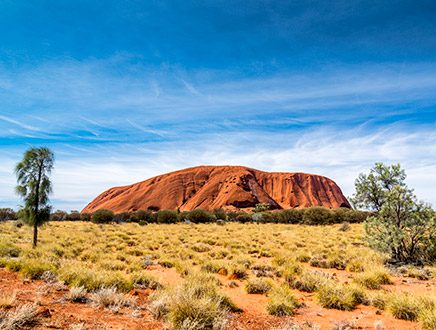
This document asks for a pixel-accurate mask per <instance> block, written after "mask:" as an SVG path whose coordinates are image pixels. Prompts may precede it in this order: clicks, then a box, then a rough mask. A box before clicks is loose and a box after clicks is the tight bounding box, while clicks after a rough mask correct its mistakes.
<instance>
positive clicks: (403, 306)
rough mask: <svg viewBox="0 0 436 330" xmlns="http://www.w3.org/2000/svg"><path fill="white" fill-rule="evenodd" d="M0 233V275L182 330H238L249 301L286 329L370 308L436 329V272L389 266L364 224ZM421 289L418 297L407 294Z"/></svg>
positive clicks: (64, 227) (10, 301)
mask: <svg viewBox="0 0 436 330" xmlns="http://www.w3.org/2000/svg"><path fill="white" fill-rule="evenodd" d="M0 230H1V241H0V266H1V267H2V268H6V269H7V270H9V271H13V272H18V273H19V274H20V276H21V277H22V278H23V279H26V280H27V279H28V280H36V279H43V280H45V281H46V282H47V283H52V285H53V283H59V285H65V288H64V290H65V293H64V298H63V299H64V300H65V301H69V302H73V303H77V304H81V303H82V304H83V303H86V304H89V305H91V306H93V307H94V308H105V309H108V310H110V311H112V312H119V311H120V310H122V309H123V308H127V309H130V310H131V311H132V313H135V311H138V310H141V308H142V309H146V310H147V311H149V312H150V313H151V314H152V315H153V316H154V317H155V318H156V319H157V320H160V321H162V322H165V323H168V324H170V325H171V326H172V327H174V328H175V329H224V328H226V327H229V326H231V324H234V322H237V321H238V317H239V316H240V315H241V314H244V313H245V312H246V310H247V309H250V305H249V304H244V299H245V298H247V299H248V300H249V299H251V298H250V297H259V298H260V300H259V306H261V312H262V313H264V314H265V315H268V314H269V315H272V316H271V317H274V318H277V319H280V320H281V319H286V318H289V317H292V316H293V317H298V319H299V320H305V321H306V320H307V321H311V320H310V318H311V316H310V313H306V312H307V310H308V309H310V308H312V309H313V308H314V306H316V308H320V307H323V308H325V309H328V310H336V311H337V313H339V314H338V315H337V316H336V317H338V318H339V319H340V320H342V319H345V320H346V319H347V317H348V314H344V316H342V315H341V314H340V313H346V311H353V310H355V309H356V308H358V306H366V307H365V308H368V310H369V311H371V313H372V314H373V315H377V316H378V318H379V319H380V320H381V322H383V320H384V318H385V317H390V318H392V319H393V318H396V319H401V320H407V321H412V322H413V323H412V322H410V324H411V325H413V326H418V324H419V326H420V327H422V328H423V329H435V323H436V315H435V313H436V307H435V297H434V295H435V268H434V267H429V266H426V267H414V266H407V267H396V268H390V267H389V268H388V267H387V266H386V264H385V257H384V256H383V255H381V254H379V253H377V252H374V251H373V250H371V249H370V248H368V247H367V246H366V244H365V243H364V242H363V240H362V235H363V225H362V224H351V225H348V226H343V225H328V226H305V225H289V224H283V225H282V224H240V223H225V224H224V225H216V224H171V225H157V224H151V225H147V226H140V225H138V224H136V223H125V224H121V225H117V224H109V225H108V224H104V225H97V224H93V223H89V222H88V223H87V222H52V223H49V224H46V225H45V226H44V227H43V228H42V230H41V235H40V242H41V243H40V245H39V246H38V247H37V248H36V249H32V247H31V244H30V242H31V239H32V237H31V232H30V231H29V230H28V228H26V227H21V228H20V227H17V226H16V224H15V222H5V223H1V224H0ZM413 281H419V282H420V283H421V285H420V286H419V287H418V289H415V287H414V286H413V285H411V286H410V288H408V287H407V286H405V285H403V284H404V283H407V282H413ZM423 282H425V283H426V284H423ZM68 287H69V288H68ZM142 289H146V290H147V292H148V294H149V295H148V296H147V299H146V301H144V302H138V301H137V297H136V296H133V295H132V291H135V290H142ZM15 294H16V293H14V292H13V288H10V290H9V291H6V290H4V292H0V309H1V314H0V324H1V325H2V326H3V328H4V329H9V328H10V329H14V327H13V326H10V327H9V328H8V327H6V326H5V324H9V323H10V322H12V321H11V317H12V314H14V315H15V314H16V313H17V312H19V309H20V308H23V306H22V305H20V303H19V302H17V301H16V298H15ZM256 307H258V306H256ZM29 308H30V307H29ZM32 311H33V309H32ZM241 312H242V313H241ZM306 314H307V315H306ZM15 316H16V315H15ZM15 316H14V317H15ZM349 321H350V322H351V320H349ZM415 321H416V322H415ZM8 322H9V323H8ZM232 322H233V323H232ZM289 322H291V321H289ZM360 322H364V320H361V321H360ZM350 324H351V323H350ZM306 326H307V324H306ZM312 326H313V327H315V328H316V324H315V323H313V324H312ZM382 326H383V325H380V328H383V327H382ZM301 327H303V326H301ZM332 327H333V326H331V327H330V328H332ZM0 328H1V326H0ZM15 328H17V327H15ZM344 329H345V328H344Z"/></svg>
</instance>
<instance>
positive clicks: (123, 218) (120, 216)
mask: <svg viewBox="0 0 436 330" xmlns="http://www.w3.org/2000/svg"><path fill="white" fill-rule="evenodd" d="M129 220H130V213H128V212H121V213H117V214H115V216H114V221H115V222H117V223H121V222H128V221H129Z"/></svg>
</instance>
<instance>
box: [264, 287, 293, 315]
mask: <svg viewBox="0 0 436 330" xmlns="http://www.w3.org/2000/svg"><path fill="white" fill-rule="evenodd" d="M299 306H300V304H299V303H298V301H297V299H296V298H295V296H294V294H293V293H292V291H291V290H290V289H289V287H287V286H285V285H281V286H279V287H276V288H274V290H272V292H271V295H270V297H269V299H268V303H267V305H266V310H267V311H268V314H270V315H275V316H292V315H294V313H295V310H296V309H297V308H298V307H299Z"/></svg>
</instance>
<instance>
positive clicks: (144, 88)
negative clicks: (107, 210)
mask: <svg viewBox="0 0 436 330" xmlns="http://www.w3.org/2000/svg"><path fill="white" fill-rule="evenodd" d="M0 30H1V31H3V33H1V34H0V207H1V206H12V207H16V206H17V205H19V203H20V201H19V199H18V198H17V196H16V195H15V194H14V185H15V178H14V176H13V173H12V169H13V167H14V165H15V163H16V162H18V161H19V160H20V157H21V155H22V153H23V152H24V150H25V149H26V148H28V147H29V146H41V145H44V146H48V147H50V148H52V149H53V150H54V152H55V154H56V170H55V172H54V173H53V179H54V184H55V186H54V196H53V198H52V201H53V205H54V207H55V208H63V209H67V210H70V209H81V208H82V207H84V206H85V204H86V203H87V202H89V201H90V200H91V199H92V198H93V197H94V196H95V195H96V194H98V193H100V192H101V191H103V190H104V189H106V188H109V187H111V186H114V185H125V184H129V183H133V182H136V181H140V180H143V179H146V178H148V177H150V176H153V175H157V174H160V173H164V172H167V171H171V170H176V169H179V168H183V167H188V166H195V165H201V164H234V165H247V166H251V167H255V168H258V169H262V170H272V171H290V172H292V171H303V172H311V173H317V174H322V175H326V176H328V177H330V178H332V179H334V180H335V181H336V182H337V183H338V184H339V185H340V186H341V188H342V189H343V191H344V193H345V194H346V195H351V194H352V193H353V182H354V179H355V178H356V176H357V175H358V174H359V173H360V172H363V171H367V170H368V169H369V168H370V167H371V166H372V164H373V163H374V162H376V161H383V162H386V163H396V162H401V164H402V165H403V167H404V168H405V169H406V171H407V173H408V183H409V184H410V185H411V186H412V187H414V188H415V191H416V193H417V195H418V197H420V198H421V199H424V200H426V201H428V202H431V203H432V204H433V205H436V197H435V196H436V194H435V188H434V187H435V186H436V129H435V127H436V126H435V124H436V4H435V3H434V1H328V2H327V1H322V2H321V1H188V0H185V1H90V0H88V1H78V0H76V1H37V2H35V1H33V2H32V1H19V0H14V1H12V0H9V1H7V0H5V1H2V2H0Z"/></svg>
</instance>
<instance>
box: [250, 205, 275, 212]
mask: <svg viewBox="0 0 436 330" xmlns="http://www.w3.org/2000/svg"><path fill="white" fill-rule="evenodd" d="M270 208H271V205H270V204H267V203H258V204H256V206H255V207H254V210H253V212H256V213H258V212H265V211H268V210H269V209H270Z"/></svg>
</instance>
